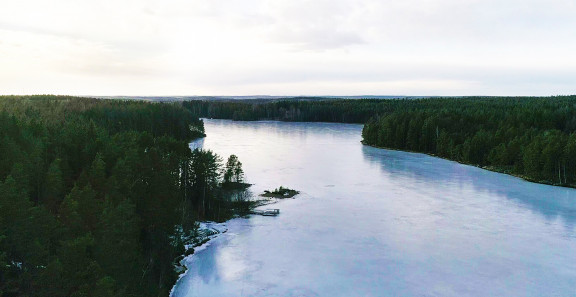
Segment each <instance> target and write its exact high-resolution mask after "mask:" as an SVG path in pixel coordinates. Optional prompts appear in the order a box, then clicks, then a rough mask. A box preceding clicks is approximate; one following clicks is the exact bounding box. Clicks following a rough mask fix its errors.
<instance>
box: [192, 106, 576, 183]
mask: <svg viewBox="0 0 576 297" xmlns="http://www.w3.org/2000/svg"><path fill="white" fill-rule="evenodd" d="M183 104H184V107H186V108H188V109H189V110H190V111H192V113H194V114H196V115H198V116H199V117H208V118H221V119H232V120H280V121H311V122H342V123H366V125H365V128H364V131H363V137H364V143H365V144H368V145H373V146H379V147H386V148H393V149H399V150H409V151H416V152H423V153H428V154H434V155H438V156H441V157H444V158H448V159H451V160H457V161H459V162H463V163H467V164H474V165H480V166H487V167H490V169H492V170H497V171H501V172H505V173H510V174H515V175H521V176H523V177H524V178H527V179H530V180H533V181H538V182H545V183H552V184H557V185H570V186H575V185H576V135H575V134H574V133H575V132H576V96H558V97H463V98H429V99H387V100H382V99H361V100H307V99H306V98H302V99H300V100H259V101H256V102H253V101H250V100H240V101H217V102H212V101H189V102H184V103H183Z"/></svg>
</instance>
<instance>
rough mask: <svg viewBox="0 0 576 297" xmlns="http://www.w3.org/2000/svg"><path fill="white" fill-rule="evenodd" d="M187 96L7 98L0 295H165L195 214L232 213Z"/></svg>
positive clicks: (0, 165)
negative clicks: (182, 99) (170, 99)
mask: <svg viewBox="0 0 576 297" xmlns="http://www.w3.org/2000/svg"><path fill="white" fill-rule="evenodd" d="M203 135H204V127H203V123H202V121H201V120H199V119H198V118H197V117H195V116H194V115H192V113H191V112H190V111H188V110H187V109H185V108H183V107H182V106H181V104H180V103H145V102H141V101H117V100H97V99H88V98H74V97H61V96H58V97H56V96H4V97H0V139H1V141H0V296H3V297H8V296H52V297H55V296H77V297H80V296H101V297H104V296H107V297H108V296H119V297H120V296H122V297H125V296H168V294H169V291H170V289H171V288H172V286H173V285H174V283H175V281H176V278H177V274H176V272H175V270H174V262H175V259H176V258H177V257H178V256H179V255H182V254H183V253H184V249H183V243H182V242H181V240H180V239H181V238H182V234H183V233H184V232H189V231H190V230H191V229H192V228H194V221H195V220H202V219H211V220H224V219H227V217H226V216H227V215H228V216H229V210H228V208H226V205H225V203H224V202H223V199H222V197H221V196H219V194H218V189H217V188H218V186H219V183H220V179H221V171H222V168H221V167H222V165H221V159H220V157H219V156H217V155H216V154H214V153H212V152H211V151H203V150H195V151H190V149H189V146H188V143H189V141H190V140H192V139H194V138H197V137H201V136H203Z"/></svg>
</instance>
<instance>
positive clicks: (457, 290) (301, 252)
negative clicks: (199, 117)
mask: <svg viewBox="0 0 576 297" xmlns="http://www.w3.org/2000/svg"><path fill="white" fill-rule="evenodd" d="M205 125H206V131H207V135H208V137H206V138H205V139H204V140H202V141H200V142H199V143H196V144H195V145H201V146H203V147H204V148H208V149H212V150H213V151H215V152H216V153H218V154H220V155H222V156H223V157H227V156H228V155H230V154H236V155H237V156H238V157H239V159H240V161H241V162H242V164H243V166H244V170H245V173H246V177H247V178H248V179H249V180H248V182H250V183H254V184H255V185H254V186H253V187H252V191H254V192H255V193H259V192H262V191H263V190H264V189H271V188H276V187H278V186H280V185H283V186H287V187H290V188H293V189H296V190H299V191H301V193H302V194H300V195H299V196H297V198H296V199H287V200H284V201H282V202H280V203H278V204H275V205H274V208H280V209H281V212H280V215H279V216H277V217H262V216H253V217H251V218H250V219H235V220H232V221H230V222H228V223H227V224H226V227H227V228H228V232H226V233H224V234H222V235H221V236H219V237H217V238H216V239H214V240H212V242H211V244H210V246H208V248H206V249H205V250H203V251H200V252H197V253H195V254H194V255H193V256H191V257H189V258H188V259H187V260H186V261H187V265H188V267H189V270H188V272H187V273H186V275H185V276H184V277H182V278H181V279H180V280H179V281H178V283H177V285H176V287H175V288H174V294H173V295H174V296H176V297H191V296H574V295H575V294H576V233H575V227H574V226H575V223H576V190H573V189H567V188H560V187H552V186H547V185H539V184H534V183H529V182H525V181H523V180H520V179H518V178H515V177H511V176H507V175H503V174H499V173H494V172H489V171H486V170H482V169H479V168H476V167H472V166H465V165H461V164H458V163H455V162H450V161H446V160H442V159H438V158H433V157H429V156H426V155H422V154H413V153H405V152H397V151H388V150H381V149H375V148H370V147H365V146H362V145H361V144H360V140H361V137H360V132H361V129H362V127H361V126H360V125H347V124H324V123H280V122H231V121H220V120H207V121H205Z"/></svg>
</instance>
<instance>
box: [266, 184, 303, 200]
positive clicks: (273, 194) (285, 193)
mask: <svg viewBox="0 0 576 297" xmlns="http://www.w3.org/2000/svg"><path fill="white" fill-rule="evenodd" d="M298 194H300V192H298V191H296V190H293V189H289V188H284V187H283V186H280V187H279V188H277V189H274V191H268V190H265V191H264V193H263V194H260V196H262V197H269V198H280V199H282V198H292V197H294V196H296V195H298Z"/></svg>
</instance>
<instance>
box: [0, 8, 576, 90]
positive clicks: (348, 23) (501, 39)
mask: <svg viewBox="0 0 576 297" xmlns="http://www.w3.org/2000/svg"><path fill="white" fill-rule="evenodd" d="M0 94H66V95H99V96H114V95H126V96H129V95H134V96H162V95H164V96H185V95H278V96H283V95H287V96H294V95H413V96H426V95H446V96H457V95H534V96H536V95H567V94H576V0H97V1H96V0H50V1H48V0H18V1H9V0H0Z"/></svg>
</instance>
